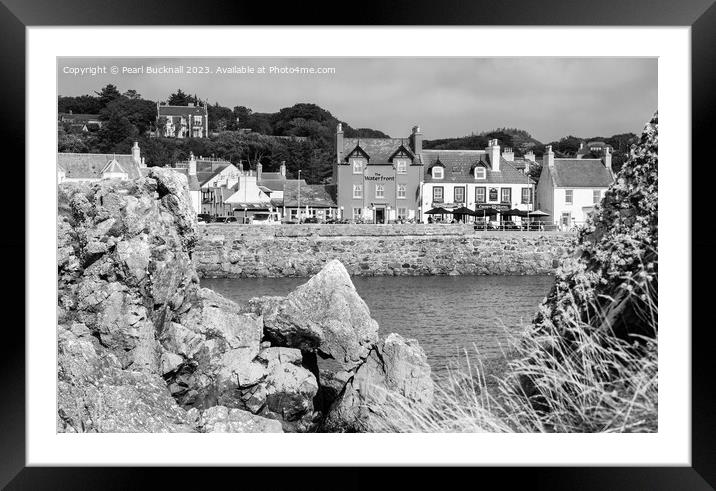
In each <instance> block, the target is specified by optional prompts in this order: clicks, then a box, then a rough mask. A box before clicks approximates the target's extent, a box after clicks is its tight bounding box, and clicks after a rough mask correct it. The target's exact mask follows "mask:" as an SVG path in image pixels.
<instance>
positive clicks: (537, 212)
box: [527, 210, 550, 217]
mask: <svg viewBox="0 0 716 491" xmlns="http://www.w3.org/2000/svg"><path fill="white" fill-rule="evenodd" d="M527 215H528V216H531V217H548V216H550V215H549V213H545V212H543V211H542V210H535V211H528V212H527Z"/></svg>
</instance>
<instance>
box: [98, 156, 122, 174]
mask: <svg viewBox="0 0 716 491" xmlns="http://www.w3.org/2000/svg"><path fill="white" fill-rule="evenodd" d="M105 172H111V173H120V174H126V173H127V171H125V170H124V169H123V168H122V166H121V165H119V162H117V159H116V158H113V159H112V160H110V161H109V162H107V165H106V166H105V167H104V169H102V174H104V173H105Z"/></svg>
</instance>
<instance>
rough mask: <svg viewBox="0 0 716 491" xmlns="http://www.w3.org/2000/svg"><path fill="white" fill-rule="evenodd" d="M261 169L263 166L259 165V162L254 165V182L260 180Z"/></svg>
mask: <svg viewBox="0 0 716 491" xmlns="http://www.w3.org/2000/svg"><path fill="white" fill-rule="evenodd" d="M263 167H264V166H263V165H261V162H259V163H258V164H256V181H257V182H258V181H260V180H261V171H262V169H263Z"/></svg>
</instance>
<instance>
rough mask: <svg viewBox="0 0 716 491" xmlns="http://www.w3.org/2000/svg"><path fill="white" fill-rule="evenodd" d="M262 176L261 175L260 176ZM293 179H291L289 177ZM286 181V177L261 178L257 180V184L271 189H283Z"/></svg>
mask: <svg viewBox="0 0 716 491" xmlns="http://www.w3.org/2000/svg"><path fill="white" fill-rule="evenodd" d="M262 177H263V176H262ZM291 180H293V179H291ZM286 182H288V180H287V179H285V178H283V179H261V180H260V181H259V182H258V185H259V186H265V187H267V188H269V189H270V190H271V191H283V186H284V184H286Z"/></svg>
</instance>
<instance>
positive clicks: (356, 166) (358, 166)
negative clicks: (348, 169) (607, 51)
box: [352, 159, 363, 174]
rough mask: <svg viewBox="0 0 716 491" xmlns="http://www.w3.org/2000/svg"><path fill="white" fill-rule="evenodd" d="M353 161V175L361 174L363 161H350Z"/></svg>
mask: <svg viewBox="0 0 716 491" xmlns="http://www.w3.org/2000/svg"><path fill="white" fill-rule="evenodd" d="M352 161H353V174H362V173H363V161H362V160H360V159H352Z"/></svg>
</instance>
